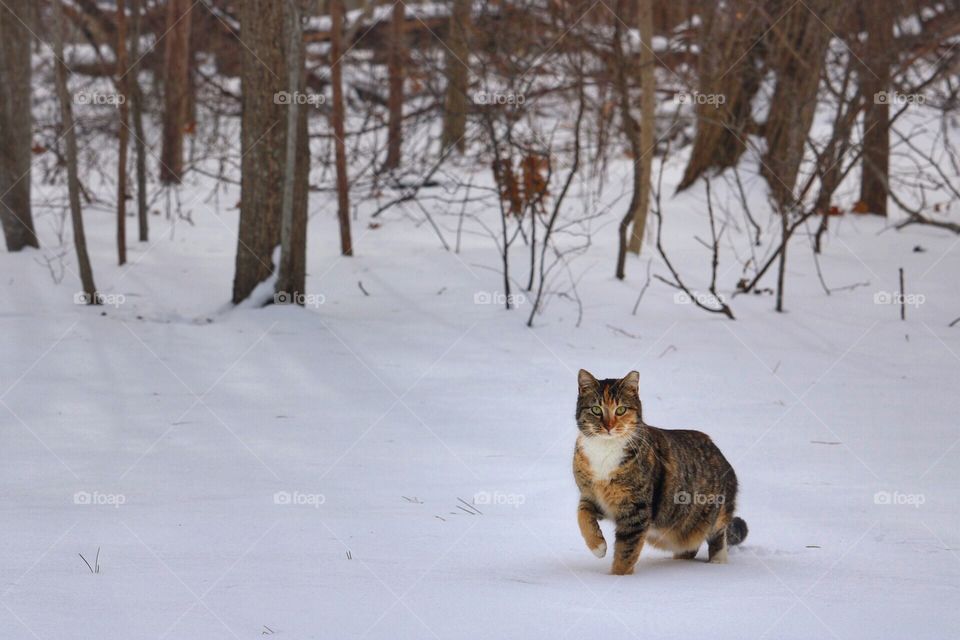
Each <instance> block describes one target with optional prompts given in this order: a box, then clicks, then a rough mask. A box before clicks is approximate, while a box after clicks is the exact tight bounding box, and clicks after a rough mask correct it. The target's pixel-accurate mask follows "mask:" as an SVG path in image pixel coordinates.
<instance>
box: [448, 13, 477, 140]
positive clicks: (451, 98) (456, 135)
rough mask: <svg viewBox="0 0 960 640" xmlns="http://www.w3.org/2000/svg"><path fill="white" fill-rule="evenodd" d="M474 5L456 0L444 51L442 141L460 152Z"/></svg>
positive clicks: (465, 124) (464, 128)
mask: <svg viewBox="0 0 960 640" xmlns="http://www.w3.org/2000/svg"><path fill="white" fill-rule="evenodd" d="M470 4H471V3H470V0H453V11H452V12H451V14H450V32H449V34H448V35H447V43H446V44H447V46H446V49H445V51H444V55H445V63H444V68H445V71H446V76H447V95H446V99H445V101H444V115H443V138H442V142H443V148H444V150H446V149H448V148H449V147H450V146H451V145H455V146H456V147H457V150H458V151H460V153H463V151H464V149H465V148H466V140H465V139H464V136H465V135H466V130H467V87H468V73H469V69H468V68H467V58H468V57H469V55H470V52H469V49H468V46H467V32H468V31H469V29H470Z"/></svg>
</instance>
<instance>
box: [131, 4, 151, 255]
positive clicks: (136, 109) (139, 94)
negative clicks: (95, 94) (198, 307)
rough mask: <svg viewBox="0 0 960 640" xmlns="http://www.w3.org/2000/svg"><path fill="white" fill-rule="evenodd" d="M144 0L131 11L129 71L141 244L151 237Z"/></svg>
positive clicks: (133, 6)
mask: <svg viewBox="0 0 960 640" xmlns="http://www.w3.org/2000/svg"><path fill="white" fill-rule="evenodd" d="M141 2H142V0H132V2H131V5H130V11H131V13H132V14H133V16H132V17H133V38H132V39H131V44H130V56H131V58H132V59H133V67H132V68H131V69H130V71H129V74H130V75H129V78H128V81H129V83H130V85H129V86H130V103H131V104H130V106H131V115H132V116H133V137H134V142H133V146H134V149H135V150H136V152H137V226H138V231H139V238H140V242H147V241H148V239H149V237H150V231H149V226H150V223H149V220H148V218H147V213H148V207H147V148H146V142H145V139H144V137H143V136H144V133H143V91H142V90H141V88H140V77H139V75H138V72H139V70H140V29H141V23H142V18H143V16H142V8H141V6H140V5H141Z"/></svg>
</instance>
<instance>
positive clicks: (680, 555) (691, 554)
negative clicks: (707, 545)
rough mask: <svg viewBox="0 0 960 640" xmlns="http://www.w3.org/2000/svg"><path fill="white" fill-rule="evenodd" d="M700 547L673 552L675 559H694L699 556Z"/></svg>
mask: <svg viewBox="0 0 960 640" xmlns="http://www.w3.org/2000/svg"><path fill="white" fill-rule="evenodd" d="M697 551H698V549H692V550H690V551H677V552H676V553H675V554H673V559H674V560H693V559H694V558H696V557H697Z"/></svg>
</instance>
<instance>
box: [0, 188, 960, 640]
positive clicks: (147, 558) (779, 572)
mask: <svg viewBox="0 0 960 640" xmlns="http://www.w3.org/2000/svg"><path fill="white" fill-rule="evenodd" d="M207 187H209V185H207ZM61 191H62V190H61ZM670 192H672V189H670ZM205 193H206V192H204V190H203V189H200V188H197V189H193V190H191V189H190V188H186V189H185V190H184V193H183V194H182V200H183V202H184V203H185V205H187V206H186V207H185V208H186V209H189V210H190V211H191V212H192V219H193V222H194V226H191V225H189V224H186V223H184V222H183V221H181V222H180V223H179V224H177V225H176V229H175V232H173V233H171V229H170V224H169V223H168V222H167V221H166V220H164V218H163V217H162V216H155V217H153V219H152V223H153V234H154V235H153V241H152V243H151V244H149V245H138V244H134V245H133V246H132V247H131V250H130V254H131V255H130V264H129V265H127V266H125V267H117V266H115V265H114V264H113V263H114V250H113V248H112V242H113V240H112V238H113V233H114V231H113V226H112V225H113V223H112V216H111V215H110V214H109V213H107V212H105V211H102V210H91V211H89V212H88V214H87V225H88V236H89V239H90V243H91V251H92V255H93V259H94V269H95V273H96V277H97V282H98V286H99V288H100V290H101V291H103V292H105V293H108V294H111V295H113V296H114V298H112V300H113V302H115V303H117V304H116V305H114V306H109V305H107V306H103V307H99V308H93V307H85V306H81V305H75V304H73V294H74V292H75V291H76V290H77V289H78V285H77V278H76V277H75V275H74V274H73V272H72V271H71V270H72V269H75V266H74V265H75V263H74V260H73V257H72V254H71V255H68V256H67V258H66V261H67V265H68V268H67V271H66V274H65V277H64V279H63V281H62V282H60V283H59V284H54V283H53V282H52V279H51V276H50V272H49V271H48V269H47V267H46V266H45V265H43V264H41V262H42V261H38V260H35V259H34V258H39V256H40V255H41V254H40V253H39V252H33V253H32V254H31V253H26V254H20V255H10V254H6V253H3V254H0V272H2V273H3V278H2V282H0V297H2V302H3V304H2V307H0V308H2V311H0V332H2V335H3V340H2V341H0V382H2V384H0V400H2V403H0V416H2V417H0V426H2V434H3V436H2V443H0V513H2V515H0V536H2V539H3V540H4V544H3V545H2V547H0V566H2V567H3V578H2V582H0V605H2V606H0V636H2V637H3V638H5V639H6V638H10V639H14V638H40V639H43V640H46V639H53V638H67V637H69V638H125V639H133V638H204V639H212V638H255V637H261V636H262V635H277V636H280V637H285V638H348V637H350V638H352V637H368V638H433V637H436V638H444V639H445V638H520V637H551V638H564V637H571V638H575V637H583V636H586V635H589V636H590V637H598V638H642V639H644V640H646V639H648V638H675V637H713V638H758V637H768V638H804V639H807V638H814V637H835V638H881V637H888V638H896V637H914V638H943V637H949V636H951V635H955V634H956V633H958V632H960V611H958V609H957V607H956V606H955V604H951V603H956V602H957V598H958V596H960V556H958V553H957V551H956V549H957V547H958V545H960V533H958V527H957V524H958V516H957V514H958V507H960V497H958V493H960V479H958V474H957V469H958V461H960V447H957V446H956V445H957V442H958V439H960V423H958V421H957V415H958V414H960V396H958V394H957V390H958V388H960V327H954V328H952V329H951V328H948V326H947V325H948V323H949V322H950V321H951V320H952V319H953V318H955V317H956V316H958V315H960V304H958V300H960V282H958V280H957V277H956V274H957V273H958V270H960V250H958V249H957V243H958V239H957V237H956V236H954V235H953V234H950V233H948V232H945V231H938V230H934V229H927V228H908V229H906V230H904V231H899V232H898V231H894V230H890V229H885V228H884V223H883V221H881V220H877V219H873V218H869V217H852V216H845V217H843V218H842V219H837V220H836V222H835V224H834V225H833V226H832V228H831V230H830V233H829V235H828V238H827V242H826V246H825V252H824V255H823V256H822V258H821V263H822V264H821V267H822V270H823V273H824V277H825V279H826V280H827V281H828V284H829V285H830V286H831V287H837V288H843V287H847V288H843V289H841V290H837V291H834V292H833V294H832V295H829V296H828V295H826V294H825V293H824V291H823V289H822V287H821V285H820V283H819V280H818V278H817V275H816V270H815V267H814V264H813V262H812V260H811V258H810V251H809V250H808V249H807V248H805V247H804V243H805V242H806V241H805V240H802V239H797V240H796V241H795V243H794V244H793V245H791V247H792V248H791V255H790V262H789V265H788V268H789V271H788V276H787V298H786V299H787V309H788V312H787V313H784V314H778V313H775V312H774V311H773V310H772V308H773V300H772V298H771V296H769V295H760V296H753V295H750V296H739V297H736V298H734V299H733V300H732V304H733V308H734V311H735V313H736V314H737V320H736V321H730V320H727V319H725V318H723V317H722V316H719V315H708V314H706V313H703V312H702V311H700V310H698V309H696V308H694V307H693V306H692V305H690V304H683V303H682V301H681V302H678V301H677V299H676V298H675V296H674V292H673V290H671V289H669V288H668V287H666V286H665V285H663V284H662V283H660V282H658V281H656V280H654V281H653V282H652V283H651V284H650V287H649V289H648V291H647V292H646V293H645V294H644V298H643V300H642V302H641V304H640V306H639V308H638V310H637V313H636V315H633V314H632V313H631V311H632V308H633V306H634V302H635V300H636V297H637V295H638V293H639V291H640V289H641V288H642V286H643V283H644V280H645V278H644V272H645V267H646V260H647V256H652V255H653V254H654V251H653V248H652V247H646V248H645V250H644V251H645V255H644V257H642V258H641V259H639V260H636V259H633V260H631V262H630V263H629V272H630V278H629V279H628V280H627V281H626V282H618V281H616V280H614V279H613V277H612V271H613V248H614V246H615V241H614V237H615V236H614V234H615V224H614V223H613V216H608V217H607V218H606V219H604V220H602V221H601V222H600V223H598V224H597V226H596V228H595V235H594V237H593V245H592V247H591V248H590V250H589V251H588V252H587V253H586V254H585V255H584V256H582V257H580V258H578V259H577V261H576V263H575V269H576V272H577V273H578V274H583V277H582V279H581V280H580V283H579V285H578V292H579V294H580V296H581V297H582V299H583V304H584V309H583V321H582V324H581V326H580V327H579V328H578V327H576V326H575V324H576V319H577V310H576V308H575V306H574V305H573V304H572V303H571V302H570V301H568V300H563V299H559V298H554V299H552V301H551V303H550V306H549V307H548V309H547V312H546V313H545V314H543V315H541V316H539V317H538V318H537V321H536V323H535V324H536V326H535V328H534V329H528V328H527V327H526V326H525V320H526V315H527V313H528V311H529V302H527V303H524V304H521V306H520V309H519V310H515V311H511V312H506V311H504V310H503V308H502V307H501V306H500V305H498V304H495V303H490V304H487V303H485V302H486V301H487V300H488V299H489V300H493V301H494V302H495V301H496V299H497V297H498V295H500V294H501V293H502V285H501V277H500V275H499V274H498V273H497V272H496V271H495V269H496V267H497V264H498V259H497V256H496V253H495V250H494V248H493V245H492V243H491V242H490V240H489V238H487V239H484V238H482V237H479V236H467V238H466V241H465V244H464V248H463V251H462V252H461V253H460V254H455V253H452V252H447V251H444V250H443V249H442V247H441V246H440V244H439V242H438V241H437V238H436V236H435V234H434V232H433V231H432V230H431V229H430V228H429V226H428V225H419V226H417V225H414V224H413V223H412V222H411V221H410V220H409V219H407V217H405V216H404V215H401V214H400V213H399V212H393V213H391V214H389V215H385V216H384V219H383V220H382V221H381V222H382V223H383V224H382V226H380V227H379V228H376V229H373V228H370V227H368V225H367V222H368V221H369V220H368V218H366V217H364V215H363V214H361V216H360V218H359V220H358V223H357V224H356V229H355V230H356V246H357V254H358V255H357V256H356V257H354V258H340V257H339V256H338V255H337V241H336V237H337V235H336V234H337V231H336V226H335V224H336V223H335V221H334V219H333V215H332V213H331V211H332V208H331V207H330V206H329V204H328V203H327V202H326V201H323V200H320V199H318V198H315V199H314V201H313V202H312V212H313V214H314V217H313V218H312V219H311V223H310V237H309V241H308V253H309V272H310V275H309V277H308V291H309V292H310V293H313V294H318V297H316V298H313V299H312V300H311V302H313V303H315V304H313V306H308V307H307V308H306V309H298V308H293V307H284V306H272V307H269V308H264V309H254V308H239V309H230V308H228V305H227V301H228V298H229V292H230V283H231V281H232V275H233V274H232V271H233V259H234V252H235V249H236V246H235V245H236V235H235V232H236V227H237V210H236V209H233V208H230V207H231V206H232V203H234V202H236V200H237V199H238V198H237V195H236V193H234V192H230V193H227V194H225V195H222V197H220V199H219V201H213V200H209V199H207V198H206V197H205ZM702 195H703V194H702V192H700V191H698V190H697V189H694V190H693V191H692V193H690V194H684V195H682V196H679V197H676V198H673V199H668V200H667V201H665V203H664V206H665V215H666V216H667V220H668V222H667V228H666V229H665V241H666V242H667V243H668V245H669V246H670V248H671V251H672V252H673V255H674V256H675V261H676V263H677V265H678V266H679V268H680V269H681V271H682V272H683V273H684V275H685V276H686V277H688V278H689V279H691V280H693V281H695V282H696V283H697V284H698V285H699V286H702V284H703V282H705V280H704V278H705V277H706V274H707V273H708V271H709V254H708V252H707V251H706V250H705V249H704V248H703V247H702V246H701V245H700V244H699V243H698V242H697V241H696V240H695V239H694V236H695V235H700V236H701V237H705V236H704V235H703V234H704V233H708V232H705V228H704V226H703V225H704V217H703V216H704V213H703V207H702V206H698V205H697V203H698V198H700V199H702ZM58 197H59V198H60V199H61V200H62V197H63V194H62V193H59V195H58ZM225 203H230V205H227V204H225ZM618 210H619V209H618ZM444 222H445V223H446V222H448V221H444ZM49 223H50V220H49V216H47V217H41V219H40V221H39V222H38V226H39V227H40V228H41V229H42V230H43V234H44V235H42V239H43V240H44V241H45V242H46V243H47V244H51V243H55V241H56V240H55V238H54V237H53V234H52V233H51V231H50V224H49ZM129 224H130V225H131V226H133V225H134V221H133V220H132V219H131V221H130V223H129ZM450 224H452V225H455V222H454V223H450ZM449 229H450V226H449V225H448V226H447V227H445V230H447V231H449ZM741 246H743V245H741ZM916 247H920V248H921V250H915V248H916ZM725 251H726V249H725ZM516 264H517V266H516V267H515V269H516V274H515V275H516V276H517V277H518V279H521V280H525V277H526V276H525V274H526V266H525V258H523V257H522V254H517V258H516ZM731 265H732V266H731ZM900 266H902V267H903V268H904V270H905V273H906V278H907V291H908V293H912V294H916V297H915V298H912V299H911V302H912V304H913V306H910V307H908V309H907V320H906V321H905V322H903V321H901V320H900V318H899V307H898V306H897V305H894V304H885V303H884V302H885V301H886V296H885V295H884V294H885V293H893V292H896V291H897V289H898V286H899V285H898V282H897V279H898V275H897V268H898V267H900ZM739 268H740V267H739V263H738V262H736V260H734V259H733V257H732V255H729V254H726V255H725V259H724V262H723V263H722V269H721V279H720V282H721V289H722V290H723V292H724V293H727V294H729V291H730V289H731V288H732V285H733V283H734V282H735V281H736V278H737V277H738V276H739V273H738V271H739ZM653 272H654V273H662V274H665V273H666V271H665V270H664V269H663V267H662V266H659V264H658V263H656V262H655V263H654V266H653ZM772 275H773V274H772V273H771V276H768V278H770V280H769V282H768V283H765V284H771V286H772V282H773V280H772ZM358 282H362V289H361V287H360V286H359V285H358ZM859 283H869V284H859ZM858 284H859V286H852V285H858ZM364 290H365V291H366V293H368V294H369V295H366V294H365V293H364ZM521 293H522V292H521ZM321 302H322V304H320V303H321ZM580 367H585V368H587V369H590V370H591V371H593V372H594V373H596V374H597V375H600V376H619V375H623V374H625V373H626V372H627V371H629V370H630V369H634V368H635V369H638V370H639V371H640V374H641V384H640V388H641V395H642V397H643V400H644V403H645V405H644V407H645V416H646V418H647V420H648V421H649V422H650V423H652V424H655V425H658V426H663V427H674V428H682V427H693V428H699V429H702V430H704V431H706V432H708V433H710V434H711V435H712V436H713V438H714V440H715V441H716V442H717V443H718V444H719V446H720V447H721V448H722V450H723V451H724V453H725V454H726V455H727V457H728V458H729V459H730V460H731V462H732V463H733V464H734V467H735V469H736V471H737V474H738V477H739V479H740V484H741V497H740V500H739V505H740V507H739V510H740V515H742V516H743V517H744V518H745V519H746V520H747V522H748V523H749V526H750V535H749V537H748V539H747V541H746V542H745V543H744V544H743V545H742V547H739V548H736V549H734V550H732V552H731V556H730V562H729V564H727V565H723V566H717V565H708V564H706V563H701V562H680V561H674V560H672V559H669V558H668V557H667V556H666V555H665V554H663V553H661V552H658V551H655V550H653V551H651V550H647V551H645V552H644V554H643V557H642V558H641V560H640V563H639V565H638V569H637V573H636V575H633V576H628V577H613V576H610V575H608V571H609V561H610V559H609V558H607V559H605V560H597V559H596V558H594V557H593V555H592V554H591V553H590V552H589V551H588V550H587V549H586V547H585V545H584V544H583V542H582V540H581V539H580V534H579V532H578V529H577V526H576V522H575V509H576V504H577V492H576V489H575V487H574V484H573V479H572V474H571V470H570V458H571V452H572V447H573V442H574V439H575V436H576V428H575V425H574V421H573V408H574V402H575V393H576V382H575V379H576V371H577V369H578V368H580ZM468 505H473V506H468ZM608 524H609V523H605V525H604V526H605V531H607V532H608V534H607V535H608V537H609V535H610V533H609V526H607V525H608ZM98 549H99V573H95V572H91V570H90V569H88V567H87V565H86V564H85V562H84V560H82V559H81V558H80V557H79V554H82V555H83V557H84V558H85V559H86V560H87V561H89V563H90V564H91V565H94V564H95V559H94V557H95V556H96V555H97V550H98ZM701 553H703V551H702V552H701Z"/></svg>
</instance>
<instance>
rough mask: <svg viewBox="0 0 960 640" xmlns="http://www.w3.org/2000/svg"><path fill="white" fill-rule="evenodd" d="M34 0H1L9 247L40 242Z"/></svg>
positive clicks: (2, 157) (0, 100)
mask: <svg viewBox="0 0 960 640" xmlns="http://www.w3.org/2000/svg"><path fill="white" fill-rule="evenodd" d="M32 4H33V3H32V2H31V1H30V0H7V2H6V3H0V87H2V90H0V138H2V140H3V146H4V149H3V153H0V194H2V195H0V221H2V223H3V235H4V238H5V239H6V243H7V250H8V251H20V250H21V249H23V248H24V247H39V246H40V243H39V241H38V239H37V234H36V232H35V231H34V227H33V214H32V211H31V207H30V161H31V147H32V140H31V136H32V131H33V118H32V116H31V113H30V108H31V104H30V103H31V99H30V96H31V85H30V81H31V68H30V49H31V47H30V44H31V35H30V28H29V27H28V26H27V25H28V24H29V23H31V22H32V19H31V18H32V15H33V12H32V11H31V6H32Z"/></svg>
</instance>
